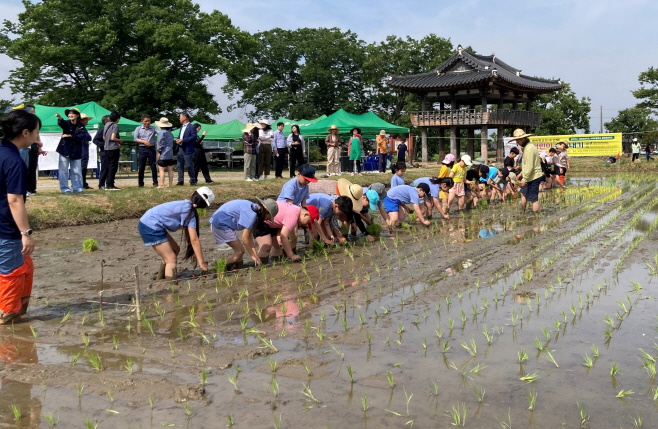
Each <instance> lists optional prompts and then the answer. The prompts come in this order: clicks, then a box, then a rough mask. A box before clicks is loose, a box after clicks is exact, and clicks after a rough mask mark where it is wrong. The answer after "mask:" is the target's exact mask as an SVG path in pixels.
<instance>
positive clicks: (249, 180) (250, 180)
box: [245, 179, 253, 182]
mask: <svg viewBox="0 0 658 429" xmlns="http://www.w3.org/2000/svg"><path fill="white" fill-rule="evenodd" d="M245 182H253V180H252V179H247V180H245Z"/></svg>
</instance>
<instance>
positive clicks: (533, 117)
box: [410, 109, 541, 127]
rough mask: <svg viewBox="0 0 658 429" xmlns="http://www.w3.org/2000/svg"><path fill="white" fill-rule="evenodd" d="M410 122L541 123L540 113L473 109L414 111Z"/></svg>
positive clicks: (431, 124)
mask: <svg viewBox="0 0 658 429" xmlns="http://www.w3.org/2000/svg"><path fill="white" fill-rule="evenodd" d="M410 116H411V123H412V124H413V125H414V126H415V127H451V126H464V125H466V126H468V125H470V126H476V125H480V126H481V125H488V126H489V125H491V126H498V125H502V126H506V127H538V126H540V125H541V113H539V112H529V111H525V110H503V109H486V110H485V111H481V110H473V109H457V110H441V111H438V110H436V111H419V110H417V111H414V112H411V115H410Z"/></svg>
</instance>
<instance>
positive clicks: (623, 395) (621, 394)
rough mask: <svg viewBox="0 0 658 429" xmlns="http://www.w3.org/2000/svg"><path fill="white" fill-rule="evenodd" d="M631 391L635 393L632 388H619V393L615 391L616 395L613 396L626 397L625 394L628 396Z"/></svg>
mask: <svg viewBox="0 0 658 429" xmlns="http://www.w3.org/2000/svg"><path fill="white" fill-rule="evenodd" d="M633 393H635V392H633V391H632V390H625V389H621V390H620V391H619V393H617V396H615V397H616V398H624V397H626V396H628V395H632V394H633Z"/></svg>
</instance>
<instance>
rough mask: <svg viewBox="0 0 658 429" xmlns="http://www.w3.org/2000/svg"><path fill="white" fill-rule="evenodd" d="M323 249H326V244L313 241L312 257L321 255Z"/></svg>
mask: <svg viewBox="0 0 658 429" xmlns="http://www.w3.org/2000/svg"><path fill="white" fill-rule="evenodd" d="M323 249H324V244H323V243H322V242H321V241H319V240H313V239H311V254H312V255H321V254H322V250H323Z"/></svg>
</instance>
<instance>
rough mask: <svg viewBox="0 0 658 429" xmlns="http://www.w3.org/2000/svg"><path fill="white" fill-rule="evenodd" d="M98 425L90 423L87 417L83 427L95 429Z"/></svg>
mask: <svg viewBox="0 0 658 429" xmlns="http://www.w3.org/2000/svg"><path fill="white" fill-rule="evenodd" d="M99 423H100V422H99V421H97V422H96V423H94V422H92V421H91V419H90V418H89V417H87V419H86V420H85V427H86V428H87V429H96V428H97V427H98V424H99Z"/></svg>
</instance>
